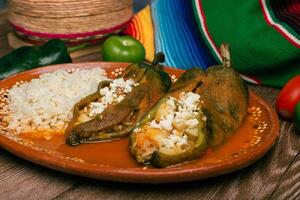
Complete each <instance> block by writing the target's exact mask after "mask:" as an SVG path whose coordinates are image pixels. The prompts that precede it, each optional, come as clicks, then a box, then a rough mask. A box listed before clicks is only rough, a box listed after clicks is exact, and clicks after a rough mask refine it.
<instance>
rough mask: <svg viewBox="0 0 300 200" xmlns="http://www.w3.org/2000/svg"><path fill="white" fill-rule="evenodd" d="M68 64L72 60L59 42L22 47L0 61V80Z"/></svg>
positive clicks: (51, 41) (50, 41) (64, 46)
mask: <svg viewBox="0 0 300 200" xmlns="http://www.w3.org/2000/svg"><path fill="white" fill-rule="evenodd" d="M70 62H72V59H71V57H70V56H69V54H68V51H67V48H66V45H65V43H64V42H63V41H61V40H57V39H53V40H49V41H48V42H47V43H45V44H44V45H42V46H24V47H20V48H18V49H16V50H14V51H12V52H11V53H9V54H7V55H6V56H4V57H2V58H1V59H0V79H3V78H6V77H8V76H10V75H13V74H16V73H19V72H22V71H26V70H30V69H34V68H36V67H42V66H47V65H52V64H61V63H70Z"/></svg>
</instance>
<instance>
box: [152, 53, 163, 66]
mask: <svg viewBox="0 0 300 200" xmlns="http://www.w3.org/2000/svg"><path fill="white" fill-rule="evenodd" d="M162 62H165V54H163V53H162V52H158V53H157V54H156V55H155V57H154V60H153V61H152V63H151V65H152V66H157V65H158V63H162Z"/></svg>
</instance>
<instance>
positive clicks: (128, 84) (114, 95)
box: [88, 78, 139, 117]
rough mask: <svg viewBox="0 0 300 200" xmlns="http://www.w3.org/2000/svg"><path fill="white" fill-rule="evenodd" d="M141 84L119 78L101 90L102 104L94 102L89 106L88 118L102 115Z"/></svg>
mask: <svg viewBox="0 0 300 200" xmlns="http://www.w3.org/2000/svg"><path fill="white" fill-rule="evenodd" d="M138 85H139V83H135V82H134V81H133V80H131V79H128V80H124V79H123V78H118V79H115V80H113V81H112V82H111V83H110V84H109V86H108V87H104V88H101V89H100V90H99V93H100V102H92V103H90V105H89V106H88V110H89V111H88V116H89V117H94V116H96V115H97V114H101V113H102V112H103V111H104V110H105V109H106V108H107V106H108V105H110V104H112V103H114V102H116V103H119V102H121V101H122V100H123V99H124V98H125V95H126V94H128V93H130V92H131V91H132V89H133V87H135V86H138Z"/></svg>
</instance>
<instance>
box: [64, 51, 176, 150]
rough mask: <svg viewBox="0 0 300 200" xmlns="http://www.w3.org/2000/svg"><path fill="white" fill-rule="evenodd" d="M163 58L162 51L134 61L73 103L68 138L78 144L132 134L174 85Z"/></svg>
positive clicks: (72, 142)
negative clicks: (150, 59) (149, 59)
mask: <svg viewBox="0 0 300 200" xmlns="http://www.w3.org/2000/svg"><path fill="white" fill-rule="evenodd" d="M162 61H164V56H163V54H158V55H157V57H156V59H155V60H154V61H153V63H152V64H150V63H147V62H142V63H137V64H132V65H130V66H128V67H127V68H126V70H125V72H124V73H123V74H122V75H121V76H120V77H118V78H116V79H114V80H107V81H102V82H100V83H99V86H98V90H97V91H96V92H95V93H94V94H91V95H89V96H87V97H85V98H84V99H82V100H81V101H79V102H78V103H77V104H76V105H75V106H74V111H73V119H72V120H71V121H70V123H69V125H68V127H67V130H66V134H65V135H66V142H67V143H68V144H69V145H72V146H75V145H79V144H80V143H89V142H97V141H103V140H111V139H115V138H120V137H122V136H125V135H127V134H129V132H131V131H132V130H133V129H134V127H135V126H136V123H137V122H138V121H139V120H140V119H141V118H142V117H143V116H144V114H145V113H146V112H148V111H149V110H150V108H152V106H153V105H154V104H155V103H156V102H157V101H158V100H159V99H160V97H161V96H162V95H164V94H165V93H166V92H167V91H168V89H169V87H170V86H171V80H170V77H169V75H168V74H167V73H165V72H164V71H162V70H161V68H160V66H159V64H158V63H159V62H162Z"/></svg>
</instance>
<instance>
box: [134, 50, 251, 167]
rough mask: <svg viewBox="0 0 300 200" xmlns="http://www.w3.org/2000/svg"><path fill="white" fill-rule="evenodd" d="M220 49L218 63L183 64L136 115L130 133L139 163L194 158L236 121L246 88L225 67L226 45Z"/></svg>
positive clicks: (220, 139)
mask: <svg viewBox="0 0 300 200" xmlns="http://www.w3.org/2000/svg"><path fill="white" fill-rule="evenodd" d="M222 52H223V53H222V55H223V56H224V61H223V65H220V66H212V67H210V68H209V69H208V70H207V71H202V70H200V69H198V68H194V69H190V70H187V71H186V72H185V73H183V74H182V75H181V76H180V77H179V78H178V80H177V82H175V83H174V84H173V85H172V87H171V88H170V90H169V91H168V93H167V94H166V95H165V96H164V97H162V98H161V99H160V101H159V102H158V103H157V104H156V105H155V106H154V107H153V109H151V110H150V111H149V112H148V113H147V114H146V115H145V116H144V117H143V119H141V121H140V122H139V124H138V126H137V127H136V128H135V129H134V131H133V132H132V133H131V135H130V151H131V153H132V154H133V156H134V157H135V158H136V160H137V161H138V162H139V163H150V164H152V165H154V166H156V167H167V166H170V165H174V164H178V163H181V162H184V161H188V160H193V159H196V158H199V157H200V156H201V155H202V154H203V153H204V152H205V150H206V149H207V148H208V147H215V146H218V145H220V144H221V143H222V142H223V141H224V139H225V138H226V137H227V136H228V135H230V134H231V133H233V132H234V131H235V130H236V129H237V128H238V127H239V126H240V125H241V124H242V122H243V119H244V118H245V116H246V114H247V107H248V89H247V87H246V86H245V84H244V83H243V81H242V80H241V78H240V77H239V75H238V74H237V73H236V72H235V71H234V70H233V69H232V68H230V59H229V52H228V46H227V45H223V46H222Z"/></svg>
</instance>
